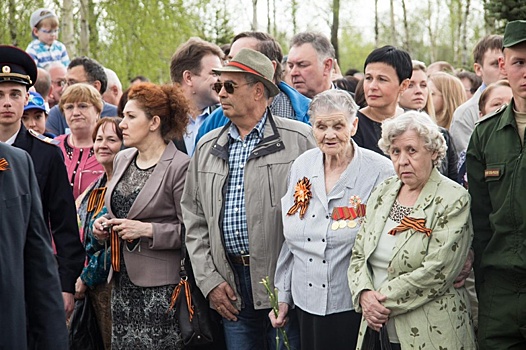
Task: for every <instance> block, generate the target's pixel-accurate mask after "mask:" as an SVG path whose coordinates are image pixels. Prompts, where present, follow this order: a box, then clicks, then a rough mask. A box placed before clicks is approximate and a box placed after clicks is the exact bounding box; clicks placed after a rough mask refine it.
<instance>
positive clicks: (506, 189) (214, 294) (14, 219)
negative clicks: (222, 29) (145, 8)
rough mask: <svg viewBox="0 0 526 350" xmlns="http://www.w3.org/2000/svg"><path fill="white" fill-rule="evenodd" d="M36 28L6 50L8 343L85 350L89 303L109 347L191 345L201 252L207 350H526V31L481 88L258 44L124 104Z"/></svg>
mask: <svg viewBox="0 0 526 350" xmlns="http://www.w3.org/2000/svg"><path fill="white" fill-rule="evenodd" d="M30 25H31V28H32V36H33V40H32V42H31V43H30V44H29V46H28V47H27V49H26V51H23V50H21V49H19V48H17V47H14V46H6V45H0V57H1V58H0V68H1V73H0V188H1V191H0V237H1V239H2V242H3V244H2V245H1V248H0V256H2V258H1V259H2V262H3V263H2V264H0V279H1V281H2V283H0V295H2V298H0V299H1V301H0V303H1V307H0V309H1V310H2V314H1V315H0V323H1V324H2V325H3V327H2V329H4V333H5V334H4V337H3V338H2V340H1V341H0V344H1V345H2V346H3V347H5V348H9V349H58V350H60V349H68V348H70V347H71V348H74V349H76V347H75V345H76V344H74V342H73V343H72V339H75V338H71V337H69V338H68V327H69V332H70V334H71V327H74V326H75V325H74V324H72V322H73V321H72V320H73V319H74V318H72V317H71V315H72V313H73V312H74V309H75V312H77V308H76V304H77V305H78V303H79V301H81V300H84V301H85V302H86V303H89V305H91V307H92V308H93V310H94V312H93V314H92V317H93V319H94V322H95V323H96V325H97V328H98V333H99V334H100V339H101V345H100V348H104V349H107V350H109V349H133V348H137V349H186V348H191V347H188V346H185V344H184V342H183V339H182V337H181V332H180V329H179V324H178V321H177V318H176V314H175V311H174V310H173V307H171V306H170V303H171V301H172V297H173V293H174V289H175V288H176V286H177V284H178V283H179V280H180V277H179V270H180V268H181V247H182V246H184V247H185V249H186V251H187V254H188V258H189V259H190V260H191V262H192V267H193V275H194V277H195V282H196V284H197V287H198V288H199V290H200V291H201V292H202V294H203V295H204V296H205V298H206V299H207V300H208V302H209V307H210V310H209V311H210V315H211V319H212V322H214V323H216V325H217V327H218V329H220V330H221V331H220V332H218V333H217V334H214V340H213V342H212V343H210V344H207V345H206V346H204V347H202V348H203V349H229V350H238V349H239V350H244V349H247V350H248V349H261V350H263V349H276V350H277V349H296V350H299V349H304V350H325V349H342V350H343V349H361V350H372V349H374V350H383V349H402V350H406V349H417V348H418V349H424V348H425V349H466V350H467V349H482V350H495V349H523V348H526V335H525V334H524V329H525V327H526V320H525V319H524V317H523V316H524V315H523V314H524V310H525V309H526V298H525V296H526V245H525V244H524V242H526V219H525V218H526V202H525V201H524V200H523V199H521V198H523V197H522V195H521V190H520V189H521V188H523V185H526V183H525V180H526V177H525V176H524V175H523V174H522V173H521V171H523V170H524V168H525V167H526V165H525V164H524V162H525V161H523V160H522V158H523V157H522V153H523V149H524V135H525V129H526V21H513V22H510V23H508V24H507V26H506V30H505V34H504V35H503V36H500V35H487V36H485V37H483V38H481V39H480V40H479V41H478V42H477V44H476V46H475V47H474V49H473V59H474V73H471V72H466V71H458V72H457V71H456V70H455V68H454V67H452V66H451V65H450V64H448V63H447V62H442V61H440V62H434V63H432V64H430V65H429V66H427V67H426V64H425V63H424V62H421V61H418V60H416V59H415V58H416V57H411V55H410V54H409V53H408V52H406V51H404V50H402V49H400V48H397V47H394V46H390V45H387V46H383V47H380V48H376V49H374V50H373V51H372V52H371V53H370V54H369V55H368V56H367V58H366V60H365V62H364V66H363V72H359V71H357V70H350V71H348V72H345V74H342V72H341V71H340V68H339V66H338V64H337V61H336V57H335V51H334V48H333V47H332V45H331V43H330V41H329V40H328V38H327V37H325V36H324V35H323V34H320V33H316V32H303V33H298V34H296V35H294V37H293V38H292V39H291V41H290V48H289V51H288V53H287V54H286V55H284V53H283V49H282V47H281V46H280V44H279V43H278V42H277V41H276V40H275V39H274V38H273V37H272V36H271V35H269V34H267V33H263V32H254V31H252V32H242V33H239V34H237V35H236V36H235V37H234V38H233V39H232V42H231V44H229V45H226V46H224V47H221V48H220V47H219V46H217V45H215V44H213V43H210V42H206V41H204V40H202V39H200V38H190V39H189V40H188V41H187V42H185V43H183V44H182V45H180V46H179V47H178V48H177V49H176V51H175V53H174V54H173V56H172V59H171V62H170V64H167V69H169V70H170V77H171V80H172V82H171V84H164V85H159V84H155V83H152V82H149V81H148V79H147V78H145V77H144V76H137V77H135V78H133V79H132V80H131V81H130V86H129V87H128V89H126V90H125V91H123V88H122V84H121V82H120V80H119V78H118V76H117V74H115V72H114V71H113V70H111V69H109V68H107V67H104V66H103V65H101V64H100V63H99V62H97V61H96V60H94V59H92V58H89V57H74V58H72V59H71V60H70V57H69V56H68V54H67V50H66V47H65V46H64V45H63V44H62V43H60V42H59V41H58V40H57V35H58V26H59V21H58V17H57V16H56V14H55V13H54V12H53V11H52V10H49V9H44V8H42V9H38V10H37V11H35V12H34V13H33V15H32V16H31V20H30ZM145 73H147V72H145ZM183 231H184V232H185V235H184V238H182V236H181V233H182V232H183ZM266 279H268V281H269V283H270V289H271V290H273V289H274V288H276V292H277V304H273V303H272V302H271V300H270V299H269V295H268V291H267V289H266V288H265V286H264V285H263V284H262V283H261V281H262V280H266ZM172 306H173V305H172ZM284 333H285V334H286V335H287V339H286V341H285V339H283V337H279V335H280V334H281V335H283V334H284ZM277 337H278V338H279V339H278V340H277V341H276V339H277ZM97 349H98V348H97Z"/></svg>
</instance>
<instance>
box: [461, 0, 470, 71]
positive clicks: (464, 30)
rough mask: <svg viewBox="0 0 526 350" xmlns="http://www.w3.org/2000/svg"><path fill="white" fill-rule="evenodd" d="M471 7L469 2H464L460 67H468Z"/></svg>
mask: <svg viewBox="0 0 526 350" xmlns="http://www.w3.org/2000/svg"><path fill="white" fill-rule="evenodd" d="M470 7H471V0H466V10H465V11H464V20H463V21H462V22H463V23H464V24H463V26H462V67H467V66H468V57H469V52H468V19H469V12H470Z"/></svg>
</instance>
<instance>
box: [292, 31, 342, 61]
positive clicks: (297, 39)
mask: <svg viewBox="0 0 526 350" xmlns="http://www.w3.org/2000/svg"><path fill="white" fill-rule="evenodd" d="M304 44H311V45H312V47H313V48H314V50H315V51H316V53H317V54H318V58H319V59H320V63H321V62H322V61H323V60H324V59H326V58H336V53H335V51H334V47H333V46H332V44H331V42H330V41H329V39H327V37H326V36H325V35H323V34H321V33H316V32H303V33H298V34H296V35H294V36H293V37H292V40H291V41H290V47H293V46H301V45H304Z"/></svg>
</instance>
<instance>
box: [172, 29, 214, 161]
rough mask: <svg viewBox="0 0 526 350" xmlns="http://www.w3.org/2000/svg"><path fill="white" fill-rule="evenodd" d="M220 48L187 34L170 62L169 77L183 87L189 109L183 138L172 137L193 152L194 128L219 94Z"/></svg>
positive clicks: (190, 152) (189, 151) (197, 128)
mask: <svg viewBox="0 0 526 350" xmlns="http://www.w3.org/2000/svg"><path fill="white" fill-rule="evenodd" d="M222 59H223V51H221V49H220V48H219V46H217V45H215V44H212V43H209V42H206V41H204V40H202V39H199V38H190V39H189V40H188V41H187V42H185V43H184V44H182V45H181V46H179V47H178V48H177V50H176V51H175V53H174V55H173V56H172V62H171V63H170V77H171V79H172V82H173V83H174V84H177V85H179V86H180V87H181V89H182V90H183V93H184V95H185V96H186V98H187V99H188V101H189V102H190V108H191V112H190V115H189V121H188V126H187V127H186V133H185V135H184V137H183V140H174V142H175V145H176V146H177V148H178V149H179V150H181V151H183V152H185V153H186V154H188V155H189V156H192V154H193V153H194V148H195V138H196V136H197V131H198V130H199V127H200V126H201V124H202V123H203V121H204V120H205V119H206V117H208V116H209V115H210V113H212V111H213V110H214V109H215V108H217V104H218V103H219V96H218V95H217V92H215V90H214V89H213V86H214V84H215V83H216V82H217V75H216V74H215V73H214V72H213V71H212V70H213V69H217V68H221V67H222V64H221V60H222Z"/></svg>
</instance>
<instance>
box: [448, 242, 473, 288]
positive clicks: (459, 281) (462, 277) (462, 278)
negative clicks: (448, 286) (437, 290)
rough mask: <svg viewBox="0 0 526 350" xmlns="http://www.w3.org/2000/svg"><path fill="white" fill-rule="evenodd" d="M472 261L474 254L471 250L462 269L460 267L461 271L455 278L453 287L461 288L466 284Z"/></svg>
mask: <svg viewBox="0 0 526 350" xmlns="http://www.w3.org/2000/svg"><path fill="white" fill-rule="evenodd" d="M474 260H475V253H474V252H473V249H470V250H469V253H468V257H467V258H466V262H465V263H464V267H462V270H461V271H460V273H459V274H458V276H457V278H456V279H455V282H454V284H453V287H455V288H461V287H463V286H464V283H466V278H468V276H469V273H470V272H471V268H472V267H473V261H474Z"/></svg>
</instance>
